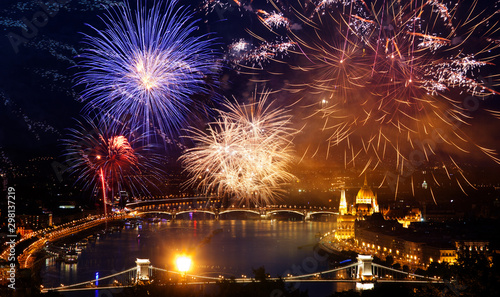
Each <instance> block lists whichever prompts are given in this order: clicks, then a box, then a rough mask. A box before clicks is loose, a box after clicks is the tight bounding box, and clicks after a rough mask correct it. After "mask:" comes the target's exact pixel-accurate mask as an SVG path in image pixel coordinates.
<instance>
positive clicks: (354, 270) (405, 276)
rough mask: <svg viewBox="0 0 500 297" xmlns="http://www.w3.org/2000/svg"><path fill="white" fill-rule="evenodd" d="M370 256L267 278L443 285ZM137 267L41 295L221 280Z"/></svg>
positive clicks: (146, 264) (362, 286) (364, 285)
mask: <svg viewBox="0 0 500 297" xmlns="http://www.w3.org/2000/svg"><path fill="white" fill-rule="evenodd" d="M372 260H373V257H372V256H371V255H359V256H358V258H357V262H354V263H352V264H347V265H345V266H341V267H337V268H334V269H330V270H325V271H321V272H316V273H310V274H303V275H287V276H284V277H281V278H268V280H270V281H277V280H283V281H284V282H289V283H296V282H344V283H346V282H351V283H356V289H358V290H367V289H373V288H374V286H375V284H376V283H409V284H443V283H444V281H443V280H441V279H439V278H431V277H426V276H422V275H417V274H413V273H408V272H404V271H401V270H398V269H394V268H390V267H385V266H382V265H379V264H376V263H373V262H372ZM136 264H137V266H136V267H133V268H130V269H127V270H124V271H122V272H118V273H115V274H112V275H108V276H105V277H101V278H99V276H98V275H96V278H95V279H92V280H88V281H85V282H80V283H77V284H72V285H64V286H60V287H56V288H44V289H42V293H48V292H51V291H59V292H68V291H85V290H103V289H107V290H113V289H116V290H118V289H121V288H126V287H133V286H135V285H138V284H148V283H151V282H154V283H156V284H158V285H176V284H183V285H210V284H217V283H219V282H221V281H222V280H224V277H223V276H218V277H211V276H204V275H195V274H186V273H181V272H178V271H169V270H166V269H162V268H157V267H153V266H151V263H150V261H149V260H147V259H137V261H136ZM231 280H232V281H234V282H236V283H242V284H244V283H250V282H255V281H256V280H255V279H254V278H247V277H242V278H235V279H231Z"/></svg>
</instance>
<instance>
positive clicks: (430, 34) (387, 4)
mask: <svg viewBox="0 0 500 297" xmlns="http://www.w3.org/2000/svg"><path fill="white" fill-rule="evenodd" d="M311 4H312V5H311ZM290 12H292V13H290ZM283 13H288V15H286V16H285V15H284V14H283ZM271 15H274V16H282V17H283V19H286V20H287V25H284V26H282V28H285V29H286V31H287V32H286V33H285V34H283V35H280V36H278V37H277V38H279V41H280V43H289V44H292V45H294V47H293V48H291V49H288V52H289V53H292V54H296V55H294V56H296V58H295V59H290V60H291V61H290V62H289V65H290V68H291V69H292V70H293V71H295V73H296V75H299V76H300V78H301V80H302V81H305V82H301V83H291V84H289V86H288V87H287V88H288V89H289V90H290V91H292V92H293V93H298V94H301V96H302V98H306V99H307V100H309V102H311V101H312V103H311V104H309V105H306V104H303V105H302V106H303V107H308V108H313V109H314V111H313V112H310V116H309V117H307V121H308V122H314V121H318V120H320V121H322V123H323V124H322V125H321V126H322V128H321V133H324V134H326V135H328V136H327V137H326V138H327V143H328V152H330V151H334V150H336V149H341V150H342V148H343V150H344V153H343V155H344V156H345V157H344V159H345V160H344V162H345V165H346V166H347V165H354V164H355V163H356V162H358V163H364V165H363V172H364V171H366V170H375V169H377V168H379V167H380V166H382V165H383V164H389V163H391V164H395V169H396V170H397V172H399V174H400V175H407V174H408V172H411V171H414V170H415V168H416V167H418V166H420V165H421V164H423V163H425V162H429V161H430V160H431V158H432V156H435V155H439V154H440V152H445V151H455V152H459V153H470V152H475V151H478V152H480V153H482V154H483V155H486V156H488V157H489V158H490V159H491V160H493V161H494V162H496V163H500V159H499V158H498V156H497V153H496V151H495V150H493V149H491V148H487V147H484V146H482V145H479V144H476V143H475V141H474V137H472V136H471V135H469V133H468V132H467V131H466V129H464V128H465V127H467V126H468V125H469V124H470V119H471V112H473V111H475V110H471V108H470V105H471V104H470V102H467V100H469V101H471V100H470V98H474V99H473V100H475V102H478V101H480V100H481V99H480V98H481V97H487V96H490V95H498V92H497V91H495V90H494V83H490V81H494V75H493V76H490V77H488V75H489V74H491V72H492V71H493V72H494V71H497V69H496V68H495V65H494V64H493V62H494V60H495V59H496V58H497V56H498V47H499V42H498V40H499V38H498V29H499V26H498V24H499V23H498V16H497V15H498V14H497V13H496V12H493V13H491V12H489V11H487V10H482V9H481V8H479V5H478V1H477V0H476V1H473V2H472V4H470V6H467V5H466V4H465V2H464V3H462V2H460V3H457V4H455V5H453V4H449V3H448V2H444V1H438V0H417V1H410V0H408V1H401V0H398V1H395V0H374V1H368V0H328V1H325V0H321V1H312V2H300V1H298V2H297V4H296V5H290V4H289V3H288V2H287V3H285V2H281V1H276V2H274V4H273V6H272V9H271V10H270V11H268V12H266V13H263V12H260V13H257V17H260V19H261V21H262V23H263V27H264V28H268V29H269V27H270V26H269V22H268V21H266V20H265V19H264V18H263V17H262V16H271ZM299 23H300V26H296V25H295V27H296V28H297V27H300V28H302V29H301V30H293V29H291V27H292V25H290V24H299ZM270 30H271V31H272V32H274V33H276V34H275V35H279V34H277V32H278V31H276V29H275V28H271V29H270ZM256 35H257V34H255V33H254V34H253V36H254V37H255V36H256ZM262 39H263V38H262ZM269 43H271V41H263V42H262V45H263V46H265V45H266V44H269ZM240 57H243V58H246V56H244V55H240ZM273 58H274V57H273ZM236 62H237V63H238V64H244V63H245V62H246V63H247V64H248V65H250V66H253V65H254V64H255V60H254V59H253V57H251V56H248V59H247V60H245V59H240V60H237V61H236ZM261 64H262V63H261ZM472 96H474V97H472ZM478 98H479V99H478ZM307 100H302V102H307ZM492 114H493V116H498V113H496V112H492ZM312 151H314V150H312ZM316 151H317V150H316ZM327 154H328V153H327ZM338 155H340V153H339V154H338ZM448 163H450V164H451V166H452V167H454V168H456V169H457V171H458V173H459V174H456V175H455V176H461V177H465V176H464V174H463V170H462V169H460V167H458V165H457V164H456V162H455V161H454V160H453V158H452V157H449V161H448ZM446 171H447V172H448V170H446ZM363 172H362V173H361V174H363ZM448 177H449V178H451V177H450V174H448ZM398 180H399V179H398ZM467 182H468V181H467ZM457 183H458V185H459V186H460V187H461V188H462V185H461V184H460V183H459V182H458V180H457Z"/></svg>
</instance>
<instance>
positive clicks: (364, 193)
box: [353, 176, 379, 216]
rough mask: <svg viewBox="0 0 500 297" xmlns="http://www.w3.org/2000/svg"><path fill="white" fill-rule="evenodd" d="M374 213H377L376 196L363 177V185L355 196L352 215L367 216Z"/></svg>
mask: <svg viewBox="0 0 500 297" xmlns="http://www.w3.org/2000/svg"><path fill="white" fill-rule="evenodd" d="M376 212H379V207H378V203H377V195H375V194H374V193H373V191H372V189H371V188H370V187H369V186H368V182H367V180H366V176H365V183H364V185H363V187H361V189H359V191H358V194H357V195H356V204H355V206H354V213H353V214H354V215H357V216H367V215H372V214H373V213H376Z"/></svg>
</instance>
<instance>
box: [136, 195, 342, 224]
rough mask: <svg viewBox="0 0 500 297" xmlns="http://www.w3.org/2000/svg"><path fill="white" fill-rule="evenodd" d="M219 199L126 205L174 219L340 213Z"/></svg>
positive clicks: (171, 200) (319, 209) (177, 200)
mask: <svg viewBox="0 0 500 297" xmlns="http://www.w3.org/2000/svg"><path fill="white" fill-rule="evenodd" d="M218 202H220V201H219V200H217V198H216V199H212V200H210V198H206V197H187V198H177V199H172V198H169V199H155V200H143V201H138V202H132V203H127V205H126V207H127V208H128V209H130V210H133V211H137V212H138V213H140V214H158V215H160V214H162V215H168V216H170V217H171V218H172V219H175V218H176V217H178V216H180V215H183V214H191V215H193V214H195V215H196V214H207V215H210V216H213V218H214V219H219V218H220V217H221V216H223V215H225V214H230V213H243V214H253V215H255V216H258V217H260V218H262V219H272V218H273V217H274V216H275V215H279V214H291V215H296V216H299V217H302V219H304V220H309V219H311V218H313V217H314V216H316V215H323V214H326V215H338V211H336V210H333V209H331V208H326V207H323V208H321V207H309V208H307V207H305V206H296V205H293V206H292V205H279V206H267V207H255V208H249V207H234V206H231V207H229V208H217V207H216V204H217V203H218Z"/></svg>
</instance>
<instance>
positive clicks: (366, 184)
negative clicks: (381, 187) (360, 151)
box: [365, 173, 368, 186]
mask: <svg viewBox="0 0 500 297" xmlns="http://www.w3.org/2000/svg"><path fill="white" fill-rule="evenodd" d="M365 186H368V181H367V179H366V173H365Z"/></svg>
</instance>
